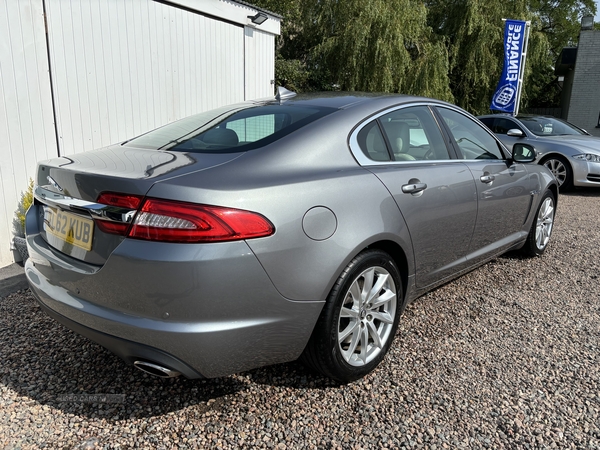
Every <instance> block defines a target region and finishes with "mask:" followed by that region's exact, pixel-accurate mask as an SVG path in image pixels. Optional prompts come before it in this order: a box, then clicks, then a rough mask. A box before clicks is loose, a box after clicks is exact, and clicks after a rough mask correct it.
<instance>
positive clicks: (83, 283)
mask: <svg viewBox="0 0 600 450" xmlns="http://www.w3.org/2000/svg"><path fill="white" fill-rule="evenodd" d="M27 244H28V250H29V254H30V257H29V260H28V261H27V264H26V266H25V273H26V276H27V279H28V281H29V284H30V286H31V289H32V291H33V293H34V294H35V296H36V297H37V299H38V300H39V302H40V303H41V304H42V306H43V307H44V308H45V309H46V310H47V311H49V313H50V315H51V316H52V317H54V318H55V319H56V320H58V321H59V322H61V323H63V324H64V325H65V326H67V327H68V328H70V329H72V330H73V331H75V332H77V333H79V334H81V335H83V336H86V337H88V338H89V339H91V340H93V341H95V342H97V343H99V344H100V345H102V346H104V347H106V348H107V349H108V350H110V351H112V352H113V353H115V354H117V355H118V356H120V357H121V358H123V359H124V360H125V361H127V362H129V363H132V362H133V361H135V360H137V359H143V360H146V361H149V362H156V363H161V364H162V365H164V366H166V367H170V368H172V369H174V370H177V371H179V372H181V373H182V374H184V375H185V376H187V377H189V378H198V377H207V378H213V377H219V376H225V375H229V374H232V373H236V372H240V371H244V370H248V369H252V368H255V367H260V366H265V365H270V364H276V363H281V362H287V361H292V360H294V359H296V358H297V357H298V356H299V355H300V353H301V352H302V350H303V349H304V347H305V345H306V343H307V341H308V339H309V337H310V335H311V333H312V330H313V327H314V324H315V323H316V321H317V319H318V316H319V314H320V312H321V309H322V307H323V304H324V302H322V301H290V300H288V299H286V298H284V297H282V296H281V294H279V292H278V291H277V290H276V289H275V288H274V286H273V284H272V282H271V281H270V279H269V278H268V276H267V274H266V273H265V271H264V269H263V268H262V266H261V265H260V264H259V262H258V260H257V259H256V257H255V256H254V254H253V253H252V252H251V251H250V249H249V248H248V246H247V244H246V243H245V242H243V241H238V242H229V243H219V244H202V245H182V244H175V245H173V244H164V243H151V242H145V241H135V240H127V239H126V240H125V241H124V242H123V243H122V244H121V245H120V246H119V247H118V248H117V249H116V250H115V251H114V252H113V253H112V255H111V256H110V258H109V259H108V260H107V261H106V263H105V264H104V265H103V266H101V267H99V266H92V265H87V264H85V263H82V262H81V261H77V260H74V259H72V258H70V257H68V256H66V255H63V254H62V253H59V252H58V251H56V250H55V249H53V248H52V247H50V246H48V244H47V243H46V242H45V241H44V240H43V239H42V238H41V236H40V235H39V234H35V233H33V234H30V235H28V237H27Z"/></svg>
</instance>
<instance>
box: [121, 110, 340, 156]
mask: <svg viewBox="0 0 600 450" xmlns="http://www.w3.org/2000/svg"><path fill="white" fill-rule="evenodd" d="M333 111H335V109H334V108H324V107H313V106H290V105H263V106H245V105H244V106H241V107H231V106H229V107H224V108H219V109H215V110H212V111H208V112H205V113H200V114H196V115H194V116H190V117H186V118H185V119H181V120H178V121H176V122H173V123H170V124H168V125H165V126H163V127H161V128H158V129H156V130H153V131H150V132H148V133H146V134H144V135H141V136H139V137H137V138H134V139H131V140H129V141H127V142H126V143H125V144H124V145H127V146H132V147H137V148H151V149H156V150H168V151H181V152H191V153H232V152H244V151H248V150H253V149H256V148H259V147H263V146H265V145H267V144H270V143H272V142H274V141H276V140H278V139H281V138H282V137H283V136H286V135H288V134H290V133H291V132H293V131H295V130H298V129H299V128H302V127H303V126H305V125H307V124H309V123H311V122H314V121H315V120H317V119H319V118H321V117H324V116H326V115H327V114H330V113H332V112H333Z"/></svg>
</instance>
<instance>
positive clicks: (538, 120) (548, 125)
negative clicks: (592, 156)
mask: <svg viewBox="0 0 600 450" xmlns="http://www.w3.org/2000/svg"><path fill="white" fill-rule="evenodd" d="M518 119H519V120H520V121H521V123H522V124H523V125H525V126H526V127H527V128H528V129H529V131H531V132H532V133H533V134H535V135H536V136H564V135H582V134H584V133H583V132H582V131H581V130H580V129H578V128H576V127H574V126H573V125H571V124H570V123H567V122H564V121H562V120H559V119H554V118H552V117H518Z"/></svg>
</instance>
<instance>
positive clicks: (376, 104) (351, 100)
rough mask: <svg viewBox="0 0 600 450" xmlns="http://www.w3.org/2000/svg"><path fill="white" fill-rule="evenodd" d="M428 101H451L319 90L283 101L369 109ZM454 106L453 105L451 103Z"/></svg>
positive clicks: (300, 104)
mask: <svg viewBox="0 0 600 450" xmlns="http://www.w3.org/2000/svg"><path fill="white" fill-rule="evenodd" d="M261 100H262V101H259V102H260V103H264V104H276V103H278V101H277V100H273V99H261ZM414 102H427V103H437V104H440V105H450V104H449V103H446V102H443V101H440V100H435V99H431V98H427V97H417V96H413V95H404V94H374V93H364V92H352V93H351V94H349V93H347V92H325V93H323V92H319V93H307V94H299V95H297V96H295V97H293V98H291V99H288V100H284V101H282V103H284V104H286V105H289V106H317V107H327V108H335V109H350V108H360V107H365V108H367V109H373V108H385V107H387V106H394V105H401V104H403V103H414ZM450 106H452V105H450Z"/></svg>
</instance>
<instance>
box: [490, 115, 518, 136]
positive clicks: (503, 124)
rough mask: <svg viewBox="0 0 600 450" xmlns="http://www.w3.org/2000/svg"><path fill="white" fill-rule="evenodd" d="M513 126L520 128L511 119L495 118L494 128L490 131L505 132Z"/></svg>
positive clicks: (512, 128)
mask: <svg viewBox="0 0 600 450" xmlns="http://www.w3.org/2000/svg"><path fill="white" fill-rule="evenodd" d="M515 128H516V129H518V130H521V127H519V126H518V125H517V124H516V123H514V122H513V121H512V120H509V119H503V118H497V119H496V122H495V123H494V128H493V129H492V131H493V132H494V133H498V134H506V133H507V132H508V130H514V129H515ZM521 131H523V130H521Z"/></svg>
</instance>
